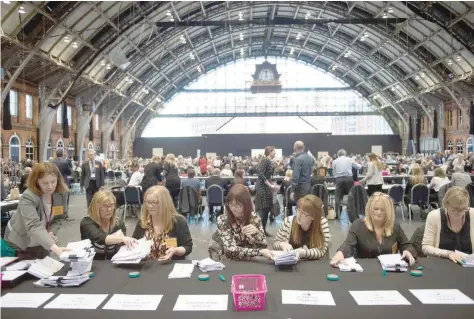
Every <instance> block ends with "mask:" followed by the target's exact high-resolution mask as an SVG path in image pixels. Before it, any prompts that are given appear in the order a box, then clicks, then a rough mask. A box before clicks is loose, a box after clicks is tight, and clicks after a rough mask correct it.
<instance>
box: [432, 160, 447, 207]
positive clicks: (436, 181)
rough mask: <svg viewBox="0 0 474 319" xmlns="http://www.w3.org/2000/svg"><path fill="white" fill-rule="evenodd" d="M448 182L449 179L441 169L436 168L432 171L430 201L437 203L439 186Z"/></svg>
mask: <svg viewBox="0 0 474 319" xmlns="http://www.w3.org/2000/svg"><path fill="white" fill-rule="evenodd" d="M449 182H450V180H449V178H448V177H447V176H446V175H445V174H444V171H443V169H442V168H440V167H438V168H437V169H435V171H434V176H433V178H432V179H431V182H430V185H429V188H430V201H432V202H438V192H439V189H440V188H441V186H443V185H445V184H448V183H449Z"/></svg>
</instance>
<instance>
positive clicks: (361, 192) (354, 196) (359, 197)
mask: <svg viewBox="0 0 474 319" xmlns="http://www.w3.org/2000/svg"><path fill="white" fill-rule="evenodd" d="M367 201H368V198H367V192H366V191H365V187H364V186H362V185H354V186H353V187H352V188H351V191H350V192H349V195H348V196H347V214H348V215H349V220H350V222H351V223H353V222H354V221H355V220H356V219H358V218H359V215H365V206H367Z"/></svg>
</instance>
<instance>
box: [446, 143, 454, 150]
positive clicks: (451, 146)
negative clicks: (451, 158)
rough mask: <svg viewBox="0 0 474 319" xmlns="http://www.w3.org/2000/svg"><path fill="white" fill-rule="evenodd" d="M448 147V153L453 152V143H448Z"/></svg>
mask: <svg viewBox="0 0 474 319" xmlns="http://www.w3.org/2000/svg"><path fill="white" fill-rule="evenodd" d="M446 145H447V147H446V148H447V149H448V151H452V150H453V142H451V141H448V143H447V144H446Z"/></svg>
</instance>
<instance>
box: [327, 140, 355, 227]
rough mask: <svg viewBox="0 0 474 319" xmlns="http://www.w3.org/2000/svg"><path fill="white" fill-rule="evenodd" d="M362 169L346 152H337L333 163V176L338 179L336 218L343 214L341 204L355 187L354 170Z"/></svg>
mask: <svg viewBox="0 0 474 319" xmlns="http://www.w3.org/2000/svg"><path fill="white" fill-rule="evenodd" d="M361 167H362V166H361V165H359V164H357V163H356V162H354V161H353V160H352V159H351V158H349V157H347V156H346V151H345V150H343V149H341V150H339V151H337V159H336V160H334V161H333V162H332V174H333V176H334V177H335V178H336V218H339V215H340V213H341V206H340V205H341V204H340V203H341V201H342V199H343V198H344V195H349V192H350V190H351V188H352V186H354V179H353V177H352V169H353V168H355V169H357V170H359V169H361Z"/></svg>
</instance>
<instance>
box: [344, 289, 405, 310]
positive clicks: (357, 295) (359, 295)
mask: <svg viewBox="0 0 474 319" xmlns="http://www.w3.org/2000/svg"><path fill="white" fill-rule="evenodd" d="M349 293H350V294H351V295H352V297H353V298H354V299H355V301H356V302H357V304H358V305H359V306H391V305H411V303H410V302H409V301H408V300H407V299H406V298H405V297H403V296H402V294H401V293H399V292H398V291H397V290H373V291H349Z"/></svg>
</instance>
